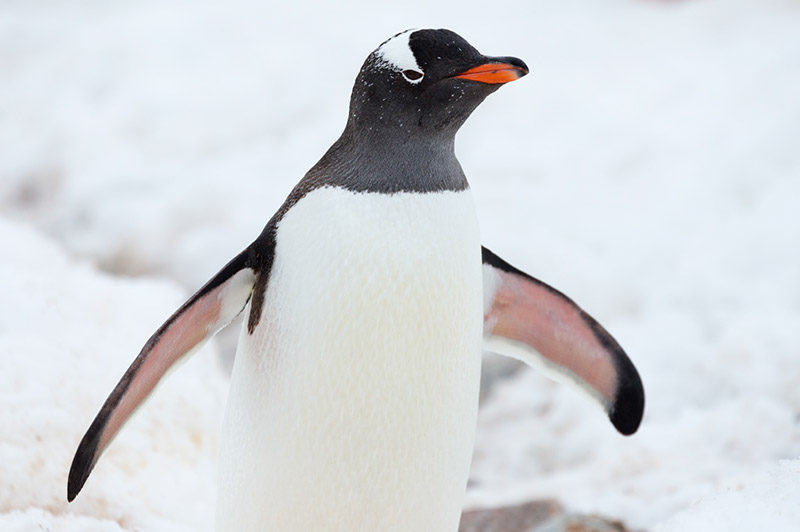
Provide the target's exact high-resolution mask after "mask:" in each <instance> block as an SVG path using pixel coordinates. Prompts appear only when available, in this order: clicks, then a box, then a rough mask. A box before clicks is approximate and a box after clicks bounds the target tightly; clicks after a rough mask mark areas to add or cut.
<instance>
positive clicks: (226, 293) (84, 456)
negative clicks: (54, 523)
mask: <svg viewBox="0 0 800 532" xmlns="http://www.w3.org/2000/svg"><path fill="white" fill-rule="evenodd" d="M249 252H250V248H248V250H245V251H244V252H242V253H241V254H239V255H238V256H236V258H234V259H233V260H232V261H230V262H229V263H228V264H227V265H226V266H225V267H224V268H222V270H220V271H219V273H217V275H215V276H214V277H213V278H212V279H211V280H210V281H209V282H208V283H206V285H205V286H203V288H201V289H200V290H198V292H197V293H196V294H195V295H193V296H192V297H191V298H190V299H189V300H188V301H187V302H186V303H184V304H183V306H182V307H181V308H179V309H178V310H177V311H176V312H175V314H173V315H172V316H171V317H170V318H169V319H168V320H167V321H166V322H165V323H164V324H163V325H162V326H161V327H160V328H159V329H158V330H157V331H156V332H155V334H153V336H151V337H150V339H149V340H148V341H147V343H146V344H145V345H144V347H143V348H142V350H141V352H140V353H139V356H137V357H136V359H135V360H134V361H133V363H132V364H131V366H130V367H129V368H128V370H127V371H126V372H125V375H123V376H122V379H121V380H120V381H119V383H118V384H117V386H116V387H115V388H114V390H113V391H112V392H111V395H109V397H108V399H106V402H105V403H104V404H103V406H102V408H101V409H100V412H99V413H98V414H97V417H95V418H94V421H93V422H92V424H91V425H90V426H89V429H88V430H87V431H86V434H85V435H84V436H83V439H82V440H81V443H80V445H79V446H78V450H77V451H76V452H75V458H73V460H72V466H71V467H70V470H69V478H68V480H67V500H69V501H72V500H73V499H74V498H75V496H76V495H78V492H80V490H81V488H83V485H84V483H85V482H86V479H87V478H89V474H90V473H91V472H92V469H93V468H94V466H95V464H96V463H97V460H98V459H99V458H100V455H101V454H102V453H103V451H104V450H105V448H106V447H107V446H108V444H109V443H111V440H112V439H113V438H114V436H115V435H116V434H117V433H118V432H119V430H120V428H122V425H123V424H124V423H125V422H126V421H127V420H128V418H129V417H130V416H131V414H132V413H133V412H134V410H136V408H137V407H138V406H139V405H140V404H141V403H142V402H143V401H144V400H145V399H146V398H147V396H148V395H149V394H150V392H152V391H153V388H154V387H155V386H156V384H157V383H158V381H159V380H161V378H162V377H163V376H164V374H165V373H166V372H167V370H168V369H169V368H170V367H171V366H172V365H173V364H175V362H177V361H178V360H179V359H181V358H183V357H184V356H186V355H187V354H189V353H191V352H193V351H196V350H197V349H199V348H200V347H201V346H202V345H203V344H204V343H205V342H206V340H208V339H209V338H210V337H211V336H213V335H214V334H215V333H216V332H217V331H219V330H220V329H221V328H223V327H224V326H226V325H227V324H229V323H230V322H231V321H232V320H233V319H234V318H235V317H236V316H237V315H238V314H239V313H240V312H241V311H242V310H243V309H244V307H245V305H247V302H248V300H249V299H250V295H251V293H252V292H253V286H254V284H255V280H256V273H255V271H254V270H253V269H252V268H250V267H248V253H249Z"/></svg>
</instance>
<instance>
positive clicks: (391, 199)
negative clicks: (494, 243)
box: [67, 29, 644, 532]
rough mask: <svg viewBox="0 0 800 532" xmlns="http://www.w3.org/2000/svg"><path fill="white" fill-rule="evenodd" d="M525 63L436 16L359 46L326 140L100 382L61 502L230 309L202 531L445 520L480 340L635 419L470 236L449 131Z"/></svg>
mask: <svg viewBox="0 0 800 532" xmlns="http://www.w3.org/2000/svg"><path fill="white" fill-rule="evenodd" d="M527 73H528V68H527V67H526V66H525V63H523V62H522V61H521V60H519V59H516V58H513V57H488V56H484V55H481V54H480V53H479V52H478V51H477V50H476V49H475V48H473V47H472V46H471V45H470V44H469V43H467V41H465V40H464V39H463V38H461V37H460V36H458V35H457V34H455V33H453V32H452V31H449V30H443V29H439V30H430V29H427V30H409V31H406V32H403V33H400V34H398V35H395V36H394V37H392V38H391V39H389V40H387V41H386V42H384V43H383V44H381V46H380V47H378V49H377V50H375V51H374V52H372V54H370V55H369V57H368V58H367V60H366V62H365V63H364V65H363V67H362V68H361V71H360V72H359V74H358V77H357V78H356V81H355V86H354V88H353V93H352V98H351V101H350V111H349V116H348V120H347V125H346V127H345V129H344V132H343V133H342V135H341V137H340V138H339V139H338V140H337V141H336V142H335V143H334V144H333V146H332V147H331V148H330V149H329V150H328V152H327V153H325V155H323V157H322V159H320V161H319V162H318V163H317V164H316V165H315V166H314V167H313V168H311V170H310V171H309V172H308V173H307V174H306V175H305V177H303V179H302V180H301V181H300V182H299V183H298V185H297V186H296V187H295V188H294V190H292V191H291V193H290V194H289V196H288V198H287V199H286V201H285V203H284V204H283V205H282V206H281V207H280V209H279V210H278V212H277V213H276V214H275V215H274V216H273V217H272V218H271V219H270V220H269V222H268V223H267V225H266V227H265V228H264V230H263V231H262V233H261V234H260V235H259V237H258V238H257V239H256V240H255V241H254V242H253V243H252V244H251V245H250V246H248V247H247V248H246V249H245V250H244V251H243V252H242V253H240V254H239V255H238V256H236V257H235V258H234V259H233V260H231V261H230V262H229V263H228V264H227V265H226V266H225V267H224V268H222V270H221V271H220V272H219V273H218V274H217V275H215V276H214V277H213V278H212V279H211V280H210V281H209V282H208V283H207V284H206V285H205V286H203V287H202V288H201V289H200V290H199V291H198V292H197V293H196V294H195V295H193V296H192V297H191V298H190V299H189V300H188V301H187V302H186V303H185V304H184V305H183V306H182V307H180V308H179V309H178V310H177V311H176V312H175V314H173V315H172V316H171V317H170V318H169V319H167V321H166V322H165V323H164V324H163V325H162V326H161V327H160V328H159V329H158V330H157V331H156V332H155V334H154V335H153V336H152V337H151V338H150V339H149V340H148V341H147V343H146V344H145V346H144V348H143V349H142V351H141V353H140V354H139V356H138V357H137V358H136V359H135V360H134V362H133V364H132V365H131V367H130V368H129V369H128V371H127V372H126V373H125V375H124V376H123V377H122V380H121V381H120V382H119V384H118V385H117V386H116V388H115V389H114V390H113V391H112V392H111V395H110V396H109V398H108V399H107V400H106V402H105V404H104V405H103V406H102V408H101V410H100V412H99V413H98V415H97V417H96V418H95V420H94V421H93V422H92V424H91V426H90V427H89V429H88V431H87V433H86V435H85V436H84V437H83V440H82V441H81V443H80V446H79V447H78V450H77V452H76V454H75V458H74V461H73V463H72V467H71V469H70V473H69V480H68V484H67V498H68V499H69V500H70V501H71V500H73V499H74V498H75V496H76V495H77V494H78V492H79V491H80V490H81V488H82V487H83V485H84V483H85V482H86V479H87V477H88V476H89V473H90V472H91V471H92V468H93V467H94V466H95V464H96V463H97V460H98V458H99V457H100V455H101V454H102V452H103V451H104V450H105V449H106V447H107V446H108V445H109V443H110V442H111V440H112V439H113V437H114V435H115V434H117V432H118V431H119V430H120V428H121V427H122V425H123V424H124V423H125V421H126V420H127V419H128V417H129V416H130V415H131V413H132V412H133V411H134V410H135V409H136V408H137V407H138V406H139V405H140V403H141V402H142V401H144V399H145V398H146V397H147V396H148V394H149V393H150V392H151V391H152V390H153V387H154V386H155V385H156V383H157V382H158V381H159V380H160V379H161V377H162V376H163V375H164V373H165V372H166V371H167V370H168V369H169V368H170V367H171V366H172V365H173V364H174V363H175V362H176V361H178V360H179V359H181V358H182V357H184V356H186V355H187V354H188V353H190V352H193V351H195V350H196V349H197V348H198V347H199V346H200V345H201V344H202V343H203V342H204V341H205V340H206V339H208V338H209V337H210V336H212V335H213V334H214V333H216V332H217V331H218V330H219V329H220V328H222V327H224V326H225V325H227V324H228V323H230V321H231V320H232V319H233V318H234V317H235V316H236V315H238V314H239V313H240V312H242V311H244V312H245V315H246V319H245V323H244V326H243V328H242V333H241V337H240V340H239V347H238V351H237V354H236V359H235V362H234V367H233V374H232V377H231V386H230V397H229V401H228V407H227V414H226V420H225V425H224V435H223V443H222V448H221V456H220V463H219V469H220V486H219V500H218V505H217V515H216V527H217V530H224V531H255V530H280V531H284V532H285V531H308V530H347V531H352V530H369V531H375V530H381V531H387V530H396V531H415V532H421V531H437V532H441V531H447V530H451V531H453V530H456V529H457V527H458V522H459V516H460V514H461V505H462V499H463V495H464V491H465V489H466V483H467V475H468V471H469V465H470V457H471V454H472V446H473V438H474V433H475V424H476V415H477V404H478V381H479V374H480V357H481V348H482V346H485V347H487V348H488V349H490V350H492V351H496V352H499V353H502V354H507V355H510V356H513V357H517V358H520V359H522V360H523V361H526V362H529V363H534V362H537V361H544V363H545V365H546V366H548V367H549V368H551V369H555V370H558V371H560V372H561V373H562V374H564V375H566V376H567V377H568V378H570V379H571V380H573V381H575V382H577V383H579V384H580V385H581V386H582V387H583V388H585V389H586V390H588V391H589V392H590V393H591V395H592V396H593V397H594V398H596V399H597V400H598V401H599V402H600V404H601V405H602V406H603V408H604V409H605V410H606V412H607V414H608V416H609V418H610V419H611V422H612V423H613V424H614V426H615V427H616V428H617V429H618V430H619V431H620V432H621V433H623V434H631V433H633V432H634V431H636V429H637V427H638V426H639V422H640V420H641V417H642V413H643V409H644V392H643V389H642V384H641V381H640V379H639V376H638V374H637V372H636V370H635V368H634V367H633V364H632V363H631V362H630V360H629V359H628V357H627V356H626V355H625V353H624V351H623V350H622V349H621V348H620V346H619V344H617V342H616V341H615V340H614V339H613V338H612V337H611V335H610V334H609V333H608V332H606V330H605V329H604V328H603V327H602V326H600V324H598V323H597V322H596V321H595V320H594V319H592V318H591V317H590V316H589V315H588V314H586V313H585V312H584V311H583V310H581V309H580V308H579V307H578V306H577V305H576V304H575V303H573V301H572V300H570V299H569V298H567V297H566V296H565V295H564V294H562V293H561V292H558V291H557V290H555V289H553V288H551V287H549V286H547V285H546V284H544V283H542V282H540V281H538V280H536V279H534V278H533V277H531V276H529V275H527V274H526V273H523V272H521V271H520V270H518V269H516V268H514V267H513V266H511V265H510V264H508V263H507V262H505V261H504V260H503V259H501V258H500V257H498V256H497V255H495V254H494V253H492V252H491V251H489V250H488V249H486V248H484V247H481V244H480V241H479V234H478V220H477V218H476V212H475V207H474V205H473V199H472V195H471V193H470V188H469V184H468V183H467V180H466V178H465V177H464V173H463V172H462V169H461V166H460V165H459V163H458V161H457V160H456V156H455V151H454V137H455V134H456V132H457V131H458V129H459V128H460V127H461V125H462V124H463V123H464V121H465V120H466V119H467V117H468V116H469V115H470V114H471V113H472V111H473V110H474V109H475V108H476V107H477V106H478V105H479V104H480V103H481V102H482V101H483V99H484V98H486V97H487V96H488V95H489V94H491V93H492V92H494V91H495V90H497V88H498V87H500V86H501V85H502V84H504V83H506V82H509V81H513V80H516V79H518V78H520V77H522V76H524V75H525V74H527Z"/></svg>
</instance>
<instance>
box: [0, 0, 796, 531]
mask: <svg viewBox="0 0 800 532" xmlns="http://www.w3.org/2000/svg"><path fill="white" fill-rule="evenodd" d="M428 4H429V2H423V1H421V0H408V1H406V2H402V3H396V4H394V5H393V6H380V7H379V6H376V5H374V3H372V2H357V1H350V2H343V3H337V5H336V6H335V7H334V6H333V5H329V4H327V3H322V2H319V5H315V6H313V7H309V6H307V5H305V6H302V5H300V4H299V3H286V4H283V5H279V6H274V5H267V4H265V3H261V2H255V1H253V2H247V1H244V0H237V1H233V2H226V3H219V2H210V1H206V2H199V3H198V2H191V3H190V2H180V1H168V2H163V1H160V2H156V1H142V2H117V3H111V4H109V3H106V2H101V1H84V2H70V3H63V2H50V1H38V2H22V1H7V2H4V3H3V4H2V5H1V6H0V217H1V218H2V219H4V220H5V221H0V249H2V252H0V257H2V258H1V259H0V293H2V294H3V299H2V303H0V346H2V347H0V352H1V353H3V354H2V355H1V356H0V429H2V431H0V529H2V530H20V531H23V530H31V529H35V528H36V525H37V524H40V525H42V526H43V527H45V528H49V529H50V530H98V531H101V530H103V531H105V530H166V531H171V530H198V529H209V527H210V525H209V524H208V520H209V516H210V515H211V506H213V499H214V495H213V494H214V488H213V457H214V452H215V449H216V432H215V431H216V427H217V422H218V416H219V412H220V411H221V408H222V407H221V401H222V399H221V397H222V396H223V394H224V387H225V383H224V378H223V377H221V373H220V372H219V371H218V364H217V361H216V360H215V358H214V356H213V351H214V347H213V346H212V347H210V348H207V350H206V351H204V352H203V353H200V354H199V355H198V356H197V357H196V359H195V360H193V361H192V362H191V363H190V364H187V366H186V367H185V368H184V369H183V370H182V371H179V372H176V374H175V375H174V376H173V377H172V378H171V380H170V381H169V384H168V385H167V386H165V387H163V389H162V391H161V392H160V393H161V395H162V396H163V397H158V398H156V400H157V401H161V402H160V404H155V403H149V404H148V405H147V407H146V408H144V409H143V410H142V415H141V416H140V417H139V418H138V419H137V421H136V425H135V426H130V427H128V428H126V431H125V432H124V433H123V435H122V436H120V438H119V439H118V440H117V441H116V442H115V443H114V445H113V446H112V448H111V449H110V450H109V453H107V455H106V456H105V457H104V460H103V462H102V463H101V466H100V467H99V468H98V470H97V471H96V472H95V473H94V475H93V476H92V478H91V479H90V481H89V484H88V485H87V488H90V489H88V490H87V491H86V492H84V493H82V494H81V496H80V497H79V499H78V500H77V501H76V503H73V504H72V505H70V506H67V504H66V502H65V501H64V500H63V497H64V491H65V479H66V471H67V469H68V466H69V460H70V458H71V453H72V452H73V450H74V448H75V445H76V444H77V441H78V440H79V438H80V436H81V434H82V431H83V430H84V429H85V428H86V425H87V424H88V422H89V421H90V419H91V416H92V415H93V414H94V413H95V411H96V408H97V406H98V405H99V403H100V402H101V401H102V399H103V398H104V397H105V395H106V394H107V393H108V391H109V390H110V389H111V387H112V386H113V384H114V383H115V381H116V379H117V378H118V377H119V376H120V375H121V373H122V370H123V369H124V367H125V366H127V363H128V362H129V361H130V360H131V359H132V357H133V356H134V355H135V353H136V352H137V350H138V349H139V347H140V346H141V344H142V343H143V342H144V340H145V339H146V338H147V336H148V335H149V333H150V332H152V330H153V329H154V328H155V326H157V324H158V323H159V322H160V321H161V320H163V318H165V317H166V316H167V315H168V314H169V313H170V311H171V310H172V309H173V308H174V307H175V306H177V304H179V303H180V301H181V300H182V298H183V297H185V296H186V295H187V294H188V292H189V291H191V290H192V289H195V288H197V287H198V286H199V285H200V284H201V283H202V282H203V281H205V280H206V279H207V278H208V277H209V276H210V275H211V274H213V273H214V272H215V271H216V270H217V269H218V268H219V267H220V266H222V265H223V264H224V263H225V262H226V261H227V260H228V259H229V258H230V257H231V256H232V255H233V254H234V253H235V252H236V251H238V250H239V249H241V248H242V247H243V246H244V245H246V244H247V243H248V242H249V241H250V240H252V239H253V238H254V237H255V236H256V235H257V234H258V232H259V231H260V229H261V227H262V226H263V224H264V223H265V222H266V220H267V219H268V218H269V216H270V215H271V214H272V212H274V210H275V209H276V208H277V206H278V205H279V204H280V202H281V201H282V200H283V198H284V196H285V195H286V194H287V193H288V191H289V189H290V187H291V186H292V185H293V184H294V183H295V182H296V181H297V180H298V179H299V178H300V176H301V175H302V174H303V172H304V171H305V170H306V169H307V168H308V167H310V166H311V164H313V163H314V162H315V161H316V159H317V158H318V157H319V156H320V155H321V153H322V152H323V151H324V150H325V149H326V148H327V146H328V145H329V144H330V143H331V142H332V141H333V140H334V139H335V138H336V136H337V135H338V134H339V132H340V130H341V128H342V127H343V124H344V119H345V115H346V105H347V102H348V97H349V90H350V86H351V83H352V79H353V78H354V76H355V73H356V72H357V70H358V68H359V67H360V65H361V62H362V61H363V59H364V57H365V56H366V54H367V53H368V52H369V51H371V50H372V49H373V48H374V47H375V46H376V45H377V44H379V43H380V42H381V41H382V40H384V39H385V38H386V37H388V36H390V35H392V34H393V33H396V32H397V31H399V30H402V29H405V28H407V27H429V26H430V27H440V26H442V27H449V28H451V29H454V30H456V31H458V32H459V33H461V34H462V35H463V36H464V37H466V38H467V39H468V40H470V41H471V42H472V43H473V44H475V45H476V46H477V47H478V48H479V49H480V50H482V51H483V52H485V53H488V54H495V55H516V56H519V57H521V58H523V59H524V60H526V62H527V63H528V65H529V66H530V67H531V75H530V76H528V77H527V78H525V79H523V80H521V81H519V82H516V83H513V84H511V85H509V86H508V87H504V88H503V89H502V90H500V91H499V92H498V93H497V94H496V95H493V96H492V97H491V98H490V99H489V100H488V101H487V102H486V103H485V104H484V105H482V106H481V108H480V109H479V110H478V111H477V112H476V114H475V116H474V117H473V118H471V119H470V121H469V122H468V123H467V125H466V126H465V128H464V130H463V131H462V133H461V134H460V136H459V138H458V146H457V149H458V152H459V156H460V159H461V162H462V165H463V166H464V168H465V171H466V173H467V175H468V176H469V177H470V180H471V183H472V186H473V189H474V190H475V194H476V200H477V203H478V209H479V211H480V217H481V222H482V231H483V240H484V243H485V244H486V245H487V246H488V247H490V248H491V249H493V250H494V251H495V252H496V253H498V254H499V255H501V256H503V257H504V258H506V259H507V260H508V261H510V262H511V263H512V264H515V265H516V266H518V267H520V268H522V269H524V270H526V271H528V272H529V273H531V274H533V275H535V276H537V277H539V278H541V279H543V280H545V281H547V282H549V283H550V284H553V285H554V286H556V287H558V288H560V289H561V290H563V291H565V292H566V293H567V294H569V295H571V296H572V297H573V298H574V299H576V300H577V301H578V302H579V303H581V304H582V305H583V306H584V307H585V308H586V309H587V310H588V311H589V312H590V313H592V314H593V315H594V316H595V317H596V318H598V319H599V320H600V321H601V322H602V323H604V324H605V325H606V327H607V328H609V329H610V330H611V331H612V332H613V333H614V334H615V336H616V337H617V338H618V340H620V342H621V343H622V345H623V346H624V347H625V348H626V350H627V351H628V353H629V354H630V356H631V358H632V359H633V360H634V361H635V363H636V364H637V366H638V367H639V369H640V372H641V374H642V378H643V380H644V382H645V386H646V391H647V394H648V395H647V399H648V403H647V412H646V416H645V420H644V423H643V425H642V428H641V430H640V432H639V433H637V434H636V435H635V436H633V437H631V438H622V437H620V436H618V435H617V434H616V433H614V431H613V429H612V427H611V426H610V424H608V422H607V420H605V419H604V416H603V415H602V413H601V412H599V411H598V410H596V409H595V407H594V406H593V404H592V403H591V402H590V401H589V400H587V399H586V398H584V397H583V396H580V395H578V394H576V393H575V392H574V391H573V390H572V389H568V388H564V387H562V386H559V385H556V384H552V383H550V382H549V381H547V380H545V379H543V378H540V377H539V376H538V375H536V374H535V373H533V372H528V371H525V372H522V373H520V374H518V375H517V376H515V377H514V378H512V379H511V380H509V381H508V382H505V383H503V384H501V385H500V387H499V388H498V389H497V390H496V391H495V393H494V395H493V396H492V397H490V399H489V400H488V402H487V403H486V404H485V405H484V406H485V408H484V410H483V412H482V414H481V420H480V426H479V434H478V441H477V444H476V452H475V460H474V467H473V475H472V477H473V478H472V483H471V486H472V488H471V490H470V493H469V495H468V500H467V504H468V505H469V506H482V505H488V504H495V503H513V502H518V501H521V500H525V499H528V498H530V497H556V498H558V499H559V500H560V501H561V502H562V503H563V504H564V505H565V506H567V507H569V508H571V509H575V510H581V511H596V512H600V513H603V514H605V515H609V516H612V517H617V518H621V519H623V520H624V521H626V522H627V523H628V524H629V525H632V526H634V527H641V528H648V529H655V530H660V531H684V530H690V531H691V530H709V529H720V530H722V529H725V530H753V529H755V528H761V529H771V530H791V529H793V528H792V527H793V526H794V525H796V523H797V522H798V521H800V460H798V458H800V386H798V383H800V363H798V360H800V275H798V271H800V214H798V211H799V210H800V97H798V95H800V38H798V35H800V5H798V4H797V2H794V1H791V0H764V1H745V0H728V1H723V0H686V1H683V2H668V1H645V0H639V1H635V0H609V1H607V2H596V1H591V0H564V1H561V2H544V1H531V0H527V1H524V2H523V1H520V2H503V1H496V2H492V9H491V13H492V15H491V16H487V15H486V9H485V3H478V2H465V1H462V2H457V3H455V2H451V3H440V4H438V5H437V6H435V7H432V6H430V5H428ZM456 6H457V7H456ZM58 248H60V250H59V249H58ZM97 269H100V270H105V271H106V272H111V273H113V274H116V275H119V274H123V275H126V276H130V275H137V276H138V275H142V274H145V275H146V276H147V278H141V279H140V278H130V277H124V276H112V275H110V274H107V273H98V271H97ZM154 277H160V278H161V280H157V279H154ZM165 277H166V278H171V279H172V281H167V280H165V279H164V278H165ZM175 282H177V283H179V284H180V285H181V287H182V288H178V287H176V286H175V284H174V283H175ZM209 391H210V392H211V393H209ZM81 516H82V517H81ZM95 519H106V520H107V521H102V522H100V521H95ZM90 521H91V522H94V523H97V524H94V525H89V524H88V523H89V522H90ZM115 523H116V524H115ZM92 526H94V527H95V528H91V527H92Z"/></svg>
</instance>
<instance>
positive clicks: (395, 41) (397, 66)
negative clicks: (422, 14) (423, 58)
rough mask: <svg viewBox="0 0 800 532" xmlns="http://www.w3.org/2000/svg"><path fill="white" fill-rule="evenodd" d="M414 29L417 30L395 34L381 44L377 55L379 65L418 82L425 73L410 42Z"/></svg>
mask: <svg viewBox="0 0 800 532" xmlns="http://www.w3.org/2000/svg"><path fill="white" fill-rule="evenodd" d="M414 31H416V30H415V29H410V30H406V31H404V32H403V33H399V34H397V35H395V36H394V37H392V38H391V39H389V40H388V41H386V42H385V43H383V44H382V45H380V47H379V48H378V49H377V50H375V55H376V57H377V58H378V65H379V66H383V67H385V68H389V69H391V70H396V71H399V72H401V73H402V74H403V78H405V80H406V81H408V82H409V83H414V84H416V83H419V82H420V81H422V78H423V77H424V76H425V73H424V72H423V71H422V69H421V68H420V67H419V65H418V64H417V59H416V58H415V57H414V52H412V51H411V46H410V44H409V42H408V39H409V37H411V34H412V33H413V32H414Z"/></svg>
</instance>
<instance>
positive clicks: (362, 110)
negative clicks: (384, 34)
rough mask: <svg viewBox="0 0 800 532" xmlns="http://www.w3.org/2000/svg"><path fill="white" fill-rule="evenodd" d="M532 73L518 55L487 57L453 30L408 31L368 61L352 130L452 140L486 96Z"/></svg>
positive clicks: (355, 92) (352, 114)
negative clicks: (505, 84) (504, 84)
mask: <svg viewBox="0 0 800 532" xmlns="http://www.w3.org/2000/svg"><path fill="white" fill-rule="evenodd" d="M527 73H528V67H527V66H526V65H525V63H523V62H522V61H521V60H520V59H517V58H514V57H487V56H485V55H482V54H481V53H480V52H478V51H477V50H476V49H475V48H473V47H472V45H470V44H469V43H468V42H467V41H465V40H464V39H463V38H461V37H460V36H459V35H457V34H456V33H454V32H452V31H450V30H444V29H439V30H408V31H405V32H403V33H399V34H397V35H395V36H394V37H392V38H391V39H389V40H387V41H386V42H384V43H383V44H381V45H380V46H379V47H378V49H377V50H375V51H374V52H372V54H370V56H369V57H368V58H367V60H366V61H365V62H364V65H363V67H362V68H361V72H359V74H358V78H357V79H356V83H355V86H354V87H353V95H352V98H351V100H350V116H349V119H348V129H351V133H359V134H366V135H368V136H373V137H374V136H382V134H384V133H385V134H389V135H391V136H392V137H393V138H395V139H397V138H398V136H400V137H402V136H406V135H411V136H414V137H416V138H420V137H422V138H424V137H430V136H444V137H450V138H452V137H453V136H454V135H455V133H456V131H458V128H459V127H461V125H462V124H463V123H464V121H465V120H466V119H467V117H469V115H470V114H471V113H472V111H474V110H475V108H476V107H477V106H478V105H479V104H480V103H481V102H482V101H483V99H484V98H486V96H488V95H489V94H491V93H492V92H494V91H495V90H497V89H498V88H499V87H500V85H502V84H503V83H506V82H508V81H513V80H515V79H518V78H520V77H522V76H524V75H525V74H527Z"/></svg>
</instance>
